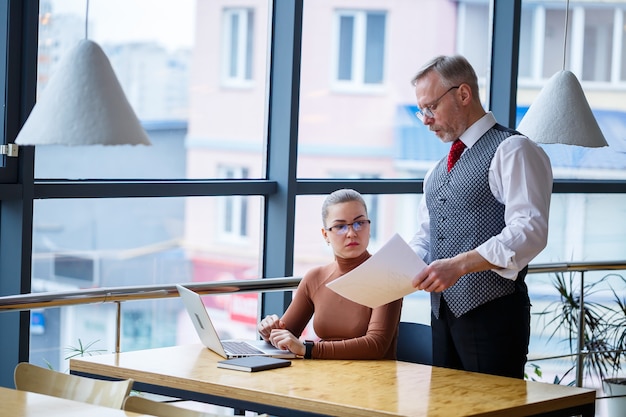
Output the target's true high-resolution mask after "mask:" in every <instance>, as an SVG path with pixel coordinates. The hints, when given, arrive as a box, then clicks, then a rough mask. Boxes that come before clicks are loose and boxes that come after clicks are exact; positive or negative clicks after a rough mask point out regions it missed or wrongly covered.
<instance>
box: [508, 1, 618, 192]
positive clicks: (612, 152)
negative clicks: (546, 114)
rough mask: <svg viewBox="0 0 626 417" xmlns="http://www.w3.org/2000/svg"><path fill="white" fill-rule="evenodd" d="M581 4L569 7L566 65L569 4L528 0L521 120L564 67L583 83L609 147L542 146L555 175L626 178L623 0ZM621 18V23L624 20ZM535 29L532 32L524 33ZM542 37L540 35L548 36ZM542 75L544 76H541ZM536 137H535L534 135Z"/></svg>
mask: <svg viewBox="0 0 626 417" xmlns="http://www.w3.org/2000/svg"><path fill="white" fill-rule="evenodd" d="M618 3H619V4H620V5H621V6H620V5H617V4H616V3H615V2H610V3H607V2H593V4H592V3H580V4H578V3H576V6H575V7H574V6H571V9H570V11H569V19H568V21H569V25H568V31H567V33H568V38H567V42H566V43H567V56H568V59H567V60H566V62H565V68H563V53H564V52H563V48H564V43H565V42H564V32H565V31H564V26H565V3H563V4H561V5H557V4H555V3H554V2H550V1H534V0H533V1H524V2H523V5H522V6H523V9H524V13H523V14H522V24H521V31H522V32H521V34H520V36H521V39H533V40H534V41H533V42H531V43H530V44H529V45H527V48H526V49H523V50H522V51H523V52H524V55H520V61H522V60H530V61H531V62H530V64H529V65H530V68H532V69H533V71H532V76H531V77H530V78H529V77H527V76H526V75H525V74H520V77H519V79H518V91H517V101H518V105H517V122H518V123H519V121H520V120H521V119H522V117H523V116H524V114H526V111H527V110H528V107H529V106H530V105H532V103H533V102H534V100H535V99H536V97H537V96H538V95H539V93H540V91H541V88H543V87H544V86H545V84H546V83H547V81H548V79H549V78H551V77H552V76H553V75H555V74H556V73H557V72H560V71H562V70H563V69H565V70H567V71H571V72H572V73H573V74H574V75H575V76H576V77H577V79H578V81H579V82H580V85H581V87H582V90H583V92H584V95H585V98H586V100H587V102H588V103H589V106H590V107H591V110H592V112H593V115H594V116H595V119H596V121H597V123H598V126H599V127H600V130H601V131H602V134H603V135H604V138H605V139H606V141H607V143H608V145H609V146H607V147H602V148H586V147H581V146H570V145H561V144H548V145H542V147H543V149H544V150H545V151H546V153H548V155H549V156H550V160H551V162H552V168H553V171H554V177H555V179H600V180H602V179H624V178H626V176H625V174H624V173H625V172H626V171H625V170H624V167H626V143H625V142H624V137H626V90H625V89H624V85H623V81H620V65H617V64H615V65H614V64H613V60H614V59H615V60H617V61H616V62H622V61H621V60H623V57H622V56H616V57H614V56H613V52H615V53H619V52H620V51H622V50H623V48H624V42H625V41H626V38H625V37H624V36H623V30H617V31H616V30H614V27H615V25H614V23H618V24H619V27H622V26H623V20H622V18H623V10H622V6H623V5H624V2H618ZM620 21H622V23H621V24H620V23H619V22H620ZM524 31H532V33H524ZM544 38H545V41H543V42H539V41H537V40H541V39H544ZM540 74H541V75H540ZM531 139H532V138H531Z"/></svg>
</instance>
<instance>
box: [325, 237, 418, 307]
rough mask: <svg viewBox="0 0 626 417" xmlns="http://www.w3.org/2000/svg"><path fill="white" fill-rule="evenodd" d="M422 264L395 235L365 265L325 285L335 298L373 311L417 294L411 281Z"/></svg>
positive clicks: (409, 248) (402, 240) (411, 250)
mask: <svg viewBox="0 0 626 417" xmlns="http://www.w3.org/2000/svg"><path fill="white" fill-rule="evenodd" d="M424 268H426V263H425V262H424V261H423V260H422V258H420V257H419V256H417V254H416V253H415V252H413V249H411V247H410V246H409V245H408V244H407V243H406V242H405V241H404V239H402V238H401V237H400V236H399V235H398V234H395V235H394V236H393V237H392V238H391V239H390V240H389V241H388V242H387V243H385V245H384V246H383V247H382V248H380V249H379V250H378V251H377V252H376V253H375V254H373V255H372V256H371V257H370V258H369V259H368V260H367V261H365V262H363V263H362V264H361V265H359V266H358V267H356V268H354V269H353V270H352V271H350V272H348V273H347V274H345V275H343V276H341V277H339V278H337V279H336V280H334V281H333V282H329V283H328V284H326V286H327V287H328V288H330V289H331V290H333V291H335V292H336V293H337V294H339V295H341V296H343V297H345V298H347V299H349V300H352V301H354V302H356V303H359V304H363V305H365V306H367V307H371V308H376V307H378V306H381V305H383V304H387V303H390V302H392V301H394V300H397V299H399V298H402V297H404V296H405V295H408V294H410V293H412V292H415V291H417V290H416V289H415V288H414V287H413V286H412V285H411V280H413V277H415V275H417V273H418V272H420V271H421V270H422V269H424Z"/></svg>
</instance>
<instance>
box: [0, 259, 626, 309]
mask: <svg viewBox="0 0 626 417" xmlns="http://www.w3.org/2000/svg"><path fill="white" fill-rule="evenodd" d="M622 269H624V270H626V261H609V262H563V263H547V264H535V265H529V266H528V273H529V274H537V273H548V272H570V271H573V272H586V271H609V270H622ZM300 280H301V278H299V277H280V278H263V279H253V280H232V281H219V282H206V283H189V284H184V285H185V286H187V287H189V288H190V289H192V290H194V291H196V292H198V293H199V294H202V295H209V294H232V293H238V292H265V291H285V290H291V289H295V288H296V287H297V286H298V284H299V283H300ZM177 296H178V292H177V291H176V286H175V285H174V284H171V285H138V286H125V287H108V288H90V289H83V290H77V291H59V292H41V293H30V294H19V295H9V296H4V297H0V313H1V312H5V311H21V310H31V309H33V308H46V307H59V306H66V305H77V304H92V303H108V302H121V301H133V300H146V299H157V298H168V297H177Z"/></svg>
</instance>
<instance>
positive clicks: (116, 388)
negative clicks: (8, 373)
mask: <svg viewBox="0 0 626 417" xmlns="http://www.w3.org/2000/svg"><path fill="white" fill-rule="evenodd" d="M13 377H14V380H15V388H16V389H18V390H21V391H30V392H36V393H39V394H46V395H51V396H53V397H60V398H66V399H68V400H75V401H82V402H85V403H89V404H95V405H100V406H104V407H110V408H117V409H121V408H122V405H123V404H124V399H125V398H126V397H127V396H128V394H129V393H130V389H131V387H132V385H133V380H132V379H127V380H123V381H104V380H100V379H92V378H87V377H82V376H78V375H70V374H65V373H62V372H57V371H53V370H51V369H47V368H42V367H40V366H36V365H32V364H30V363H28V362H21V363H18V364H17V366H16V367H15V373H14V375H13Z"/></svg>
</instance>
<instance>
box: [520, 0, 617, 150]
mask: <svg viewBox="0 0 626 417" xmlns="http://www.w3.org/2000/svg"><path fill="white" fill-rule="evenodd" d="M568 15H569V0H568V1H567V4H566V11H565V37H564V41H563V70H562V71H559V72H557V73H556V74H554V75H553V76H552V78H550V79H549V80H548V82H547V83H546V85H545V86H544V87H543V89H542V90H541V92H540V93H539V95H538V96H537V98H536V99H535V101H534V102H533V103H532V104H531V106H530V107H529V108H528V111H527V112H526V114H525V115H524V117H523V118H522V120H521V121H520V123H519V125H518V127H517V130H518V131H519V132H520V133H522V134H524V135H526V136H528V137H529V138H530V139H532V140H534V141H535V142H537V143H546V144H548V143H562V144H567V145H577V146H584V147H588V148H598V147H603V146H608V144H607V142H606V139H605V138H604V135H603V134H602V131H601V130H600V127H599V126H598V122H597V121H596V119H595V117H594V115H593V113H592V111H591V108H590V107H589V103H588V102H587V99H586V98H585V93H584V92H583V89H582V87H581V85H580V82H579V81H578V79H577V78H576V76H575V75H574V74H573V73H572V72H570V71H566V70H565V52H566V45H567V25H568Z"/></svg>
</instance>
